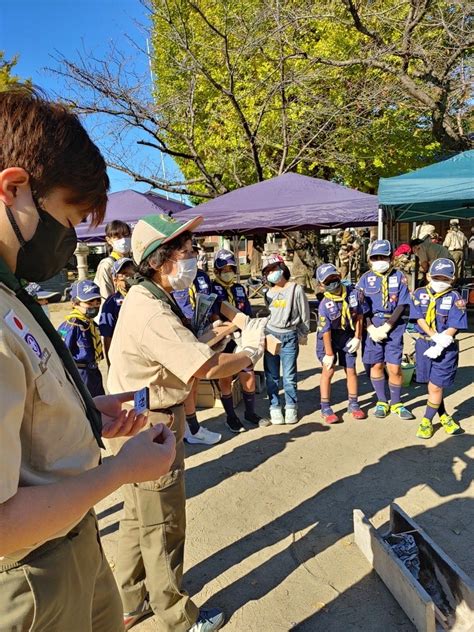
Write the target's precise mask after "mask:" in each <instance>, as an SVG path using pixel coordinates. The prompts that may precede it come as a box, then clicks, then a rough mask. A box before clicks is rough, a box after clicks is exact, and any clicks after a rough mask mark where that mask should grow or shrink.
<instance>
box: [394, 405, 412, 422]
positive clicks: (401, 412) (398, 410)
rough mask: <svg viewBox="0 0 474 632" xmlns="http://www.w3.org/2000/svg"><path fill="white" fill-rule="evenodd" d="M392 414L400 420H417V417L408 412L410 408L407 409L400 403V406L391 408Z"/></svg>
mask: <svg viewBox="0 0 474 632" xmlns="http://www.w3.org/2000/svg"><path fill="white" fill-rule="evenodd" d="M390 412H391V413H393V414H395V415H398V416H399V417H400V419H407V420H411V419H415V415H413V414H412V413H411V412H410V411H409V410H408V408H405V406H404V405H403V404H401V403H400V402H398V404H394V405H393V406H390Z"/></svg>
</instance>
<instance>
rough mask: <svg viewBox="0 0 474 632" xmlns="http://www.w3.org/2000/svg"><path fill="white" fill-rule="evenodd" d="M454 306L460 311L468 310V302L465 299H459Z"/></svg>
mask: <svg viewBox="0 0 474 632" xmlns="http://www.w3.org/2000/svg"><path fill="white" fill-rule="evenodd" d="M454 304H455V305H456V307H457V308H458V309H466V301H465V300H464V299H463V298H459V299H458V300H457V301H455V303H454Z"/></svg>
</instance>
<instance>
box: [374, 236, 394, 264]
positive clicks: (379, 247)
mask: <svg viewBox="0 0 474 632" xmlns="http://www.w3.org/2000/svg"><path fill="white" fill-rule="evenodd" d="M391 254H392V244H391V243H390V242H389V241H388V239H376V240H375V241H373V242H372V244H371V246H370V249H369V259H370V258H371V257H375V256H378V255H380V256H381V257H390V255H391Z"/></svg>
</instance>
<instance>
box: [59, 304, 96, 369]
mask: <svg viewBox="0 0 474 632" xmlns="http://www.w3.org/2000/svg"><path fill="white" fill-rule="evenodd" d="M74 319H77V320H79V321H80V322H81V324H82V325H83V330H84V331H90V333H91V338H92V345H93V347H94V354H95V360H96V362H100V361H101V360H102V358H103V357H104V354H103V350H102V339H101V337H100V331H99V328H98V327H97V325H96V324H95V322H94V321H93V320H92V318H89V317H88V316H86V315H85V314H83V313H82V312H81V311H80V310H79V309H77V307H74V308H73V310H72V312H71V313H70V314H69V316H68V317H67V318H66V322H67V323H69V324H70V325H71V326H72V327H77V325H76V323H74V322H72V321H73V320H74Z"/></svg>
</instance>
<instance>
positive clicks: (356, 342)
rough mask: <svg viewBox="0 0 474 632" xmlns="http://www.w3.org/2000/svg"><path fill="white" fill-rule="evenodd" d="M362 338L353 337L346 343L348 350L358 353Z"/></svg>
mask: <svg viewBox="0 0 474 632" xmlns="http://www.w3.org/2000/svg"><path fill="white" fill-rule="evenodd" d="M360 344H361V343H360V338H351V339H350V340H349V342H348V343H347V345H346V348H347V351H348V352H349V353H357V352H358V351H359V348H360Z"/></svg>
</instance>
